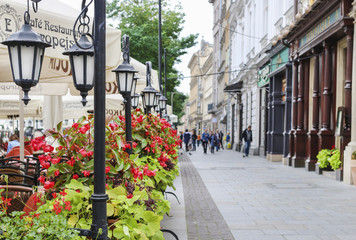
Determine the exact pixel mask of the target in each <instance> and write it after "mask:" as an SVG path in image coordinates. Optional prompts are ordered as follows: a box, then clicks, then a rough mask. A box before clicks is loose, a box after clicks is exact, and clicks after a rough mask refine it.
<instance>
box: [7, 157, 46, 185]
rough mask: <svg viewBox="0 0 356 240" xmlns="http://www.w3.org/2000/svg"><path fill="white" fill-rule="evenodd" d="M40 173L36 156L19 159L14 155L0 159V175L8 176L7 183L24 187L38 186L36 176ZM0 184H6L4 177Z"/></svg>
mask: <svg viewBox="0 0 356 240" xmlns="http://www.w3.org/2000/svg"><path fill="white" fill-rule="evenodd" d="M40 174H41V169H40V164H39V161H38V159H37V158H26V159H25V161H20V160H18V158H17V157H16V156H14V157H9V158H1V159H0V175H6V176H7V177H8V184H9V185H18V186H24V187H31V188H32V187H33V186H38V180H37V179H38V177H39V176H40ZM0 184H1V185H6V182H5V180H4V179H2V180H0Z"/></svg>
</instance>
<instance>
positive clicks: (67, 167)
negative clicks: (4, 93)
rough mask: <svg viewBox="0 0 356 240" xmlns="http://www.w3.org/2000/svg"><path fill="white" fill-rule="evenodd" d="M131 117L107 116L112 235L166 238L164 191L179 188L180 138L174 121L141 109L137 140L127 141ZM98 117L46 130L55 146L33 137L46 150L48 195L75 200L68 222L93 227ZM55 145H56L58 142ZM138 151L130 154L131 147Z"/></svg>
mask: <svg viewBox="0 0 356 240" xmlns="http://www.w3.org/2000/svg"><path fill="white" fill-rule="evenodd" d="M124 128H125V118H124V117H122V116H119V117H117V118H110V119H108V120H107V126H106V179H107V191H108V192H107V193H108V195H109V200H108V205H107V207H108V212H107V214H108V216H109V217H111V218H113V221H112V222H111V223H110V231H109V236H110V237H111V239H147V238H151V237H154V238H155V239H163V235H162V233H161V231H160V221H161V220H162V218H163V215H164V214H166V213H168V212H169V202H168V201H166V200H164V196H163V194H162V191H164V190H165V189H166V188H167V186H172V187H174V186H173V180H174V179H175V177H176V176H177V175H178V166H177V159H178V149H177V146H178V145H179V138H178V136H177V133H176V130H173V129H172V128H170V125H169V124H168V122H167V121H166V120H164V119H159V118H158V117H156V116H153V115H148V116H147V115H143V113H142V111H141V110H139V109H138V110H136V111H133V113H132V129H133V142H132V145H131V144H129V143H127V142H126V141H125V131H124ZM92 133H93V119H92V118H91V117H90V116H89V117H88V118H86V117H83V118H81V119H79V120H78V122H76V123H74V124H73V125H72V126H71V127H69V128H67V129H65V130H63V131H62V124H61V123H59V124H58V126H57V129H56V130H50V131H47V132H46V135H47V136H50V137H51V138H52V139H54V143H55V144H56V146H55V145H54V144H49V143H47V142H46V141H45V139H44V137H42V138H36V139H34V140H33V141H32V147H33V149H34V150H35V151H36V150H42V151H43V154H42V155H40V156H39V160H40V162H41V166H42V167H43V168H45V169H46V170H47V173H46V175H45V176H40V178H39V181H40V182H41V183H42V184H43V186H44V189H45V191H46V195H47V196H51V197H53V199H52V200H50V201H52V203H53V204H55V202H53V201H59V202H62V201H63V200H61V199H62V197H63V196H61V194H60V193H63V194H65V195H66V197H65V201H69V202H71V206H72V208H73V212H72V213H71V214H69V215H67V216H68V224H69V225H70V226H71V227H76V228H84V229H87V228H90V224H91V202H90V196H91V194H92V189H93V134H92ZM52 145H53V146H52ZM131 146H132V148H133V149H132V150H133V154H131V155H128V154H127V152H126V149H127V148H131Z"/></svg>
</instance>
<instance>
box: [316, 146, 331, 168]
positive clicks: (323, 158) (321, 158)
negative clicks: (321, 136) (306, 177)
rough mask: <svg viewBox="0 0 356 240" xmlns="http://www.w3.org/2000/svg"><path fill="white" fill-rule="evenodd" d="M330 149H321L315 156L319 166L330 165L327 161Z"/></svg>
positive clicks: (325, 166)
mask: <svg viewBox="0 0 356 240" xmlns="http://www.w3.org/2000/svg"><path fill="white" fill-rule="evenodd" d="M330 151H331V150H329V149H322V150H321V151H320V152H319V153H318V155H317V156H316V158H317V159H318V163H319V166H320V168H327V167H328V166H329V165H330V163H329V157H330Z"/></svg>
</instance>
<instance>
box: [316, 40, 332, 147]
mask: <svg viewBox="0 0 356 240" xmlns="http://www.w3.org/2000/svg"><path fill="white" fill-rule="evenodd" d="M323 46H324V54H325V63H324V64H325V67H324V69H325V73H324V79H322V81H323V82H324V89H323V94H322V97H323V103H324V104H323V106H322V108H321V113H322V125H321V129H320V131H319V136H320V138H319V149H331V147H332V146H333V145H334V132H333V131H331V129H330V121H331V105H332V92H331V80H332V79H331V68H332V63H331V57H332V56H331V52H330V51H331V50H330V44H329V43H328V42H324V43H323Z"/></svg>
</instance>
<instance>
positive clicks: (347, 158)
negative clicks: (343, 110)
mask: <svg viewBox="0 0 356 240" xmlns="http://www.w3.org/2000/svg"><path fill="white" fill-rule="evenodd" d="M352 5H353V9H352V11H351V13H350V16H351V17H353V18H354V19H355V18H356V0H355V1H354V2H353V3H352ZM354 25H356V21H354ZM353 45H355V46H356V31H354V36H353ZM352 55H353V59H352V61H353V62H354V63H355V62H356V48H353V50H352ZM352 85H353V86H356V71H352ZM351 98H352V99H351V101H353V102H354V103H355V102H356V87H353V88H352V89H351ZM351 113H356V104H352V105H351ZM350 122H351V141H350V142H349V144H348V145H347V146H346V148H345V151H344V180H343V181H344V182H345V183H348V184H352V180H351V166H352V165H353V162H354V161H352V160H351V154H352V152H354V151H356V117H355V116H354V117H352V115H351V121H350ZM352 126H353V127H352Z"/></svg>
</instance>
